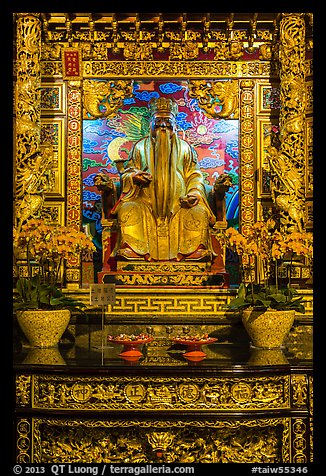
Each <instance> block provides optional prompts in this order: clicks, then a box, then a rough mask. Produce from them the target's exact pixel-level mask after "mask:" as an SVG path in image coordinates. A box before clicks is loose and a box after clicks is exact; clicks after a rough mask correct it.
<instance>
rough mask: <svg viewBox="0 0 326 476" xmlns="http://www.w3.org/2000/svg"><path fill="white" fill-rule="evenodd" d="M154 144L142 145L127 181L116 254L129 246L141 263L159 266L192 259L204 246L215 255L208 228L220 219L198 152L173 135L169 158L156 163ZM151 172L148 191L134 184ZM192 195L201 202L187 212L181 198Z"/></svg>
mask: <svg viewBox="0 0 326 476" xmlns="http://www.w3.org/2000/svg"><path fill="white" fill-rule="evenodd" d="M154 156H155V154H154V140H153V139H152V137H151V136H149V137H146V138H143V139H141V140H139V141H138V142H137V143H136V144H135V146H134V148H133V150H132V152H131V156H130V159H129V162H128V166H127V168H126V170H125V172H124V173H123V175H122V190H121V197H120V200H119V202H118V204H117V206H116V207H115V213H117V214H118V222H119V229H120V236H119V239H118V242H117V245H116V247H115V250H114V252H113V254H116V252H117V251H118V250H119V249H120V247H121V246H122V245H128V246H129V247H130V248H131V249H132V250H133V251H134V252H135V253H136V254H137V255H139V256H140V257H142V256H145V255H146V254H147V255H149V257H150V259H154V260H172V259H176V258H177V256H178V254H179V255H180V254H181V255H184V256H185V257H186V256H187V255H190V254H191V253H193V252H194V251H196V250H197V249H198V248H199V247H200V245H202V247H204V248H205V249H206V250H208V253H209V254H211V253H212V247H211V243H210V235H209V225H212V224H213V223H214V221H215V217H214V215H213V213H212V211H211V209H210V207H209V205H208V202H207V198H206V193H205V187H204V180H203V176H202V173H201V171H200V169H199V166H198V164H197V160H196V153H195V151H194V150H193V149H192V148H191V147H190V146H189V144H188V143H187V142H185V141H184V140H182V139H180V138H179V137H178V136H177V135H173V138H172V147H171V153H170V156H169V157H168V158H167V159H165V160H161V161H160V163H156V164H155V163H154V162H155V160H154ZM138 170H141V171H146V172H148V173H149V174H151V175H152V177H153V180H152V181H151V183H150V184H149V185H148V186H146V187H140V186H139V185H135V184H134V183H133V179H132V177H133V175H134V174H135V173H136V172H137V171H138ZM189 192H195V193H196V195H197V196H199V203H198V204H197V205H195V206H194V207H192V208H182V207H181V204H180V201H179V198H180V197H184V196H186V195H187V194H188V193H189Z"/></svg>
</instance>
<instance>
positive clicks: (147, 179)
mask: <svg viewBox="0 0 326 476" xmlns="http://www.w3.org/2000/svg"><path fill="white" fill-rule="evenodd" d="M132 180H133V182H134V184H136V185H139V186H140V187H147V186H148V185H149V184H150V183H151V181H152V180H153V177H152V176H151V174H149V173H148V172H143V171H141V170H140V171H139V172H136V173H135V175H134V176H133V177H132Z"/></svg>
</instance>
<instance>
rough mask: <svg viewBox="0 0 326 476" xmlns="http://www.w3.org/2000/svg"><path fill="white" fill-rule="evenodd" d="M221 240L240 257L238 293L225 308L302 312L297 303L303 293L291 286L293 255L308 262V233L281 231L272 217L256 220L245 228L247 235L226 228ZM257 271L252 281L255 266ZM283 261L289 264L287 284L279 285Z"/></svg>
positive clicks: (310, 249)
mask: <svg viewBox="0 0 326 476" xmlns="http://www.w3.org/2000/svg"><path fill="white" fill-rule="evenodd" d="M222 240H223V241H224V243H225V245H226V246H227V247H228V248H230V249H231V250H233V251H235V252H236V254H237V255H238V256H239V257H240V263H241V272H242V281H243V282H242V283H241V284H240V286H239V290H238V295H237V297H236V298H235V299H233V300H232V301H231V302H230V304H229V305H228V307H229V308H230V309H233V310H235V309H238V310H242V309H245V308H247V307H255V308H259V309H262V310H263V309H268V308H271V309H279V310H281V309H296V310H297V311H299V312H304V306H303V305H302V303H301V302H300V301H301V300H302V296H299V295H298V293H297V291H296V290H295V289H293V288H292V287H291V275H292V272H291V270H292V266H293V261H294V258H297V257H300V256H301V257H305V258H307V260H308V264H310V265H311V262H312V256H313V236H312V233H309V232H300V233H299V232H292V233H285V234H281V233H280V232H279V231H278V230H277V229H276V228H275V222H274V220H272V219H268V220H267V221H265V222H264V221H258V222H256V223H254V224H253V225H252V226H251V227H249V228H246V236H244V235H243V234H241V233H240V232H239V231H237V230H236V229H235V228H228V229H227V230H226V231H225V233H224V235H223V236H222ZM257 262H258V264H259V265H260V266H259V267H258V269H259V272H258V273H257V278H256V280H255V282H253V279H252V277H253V275H254V271H255V269H256V266H257ZM284 262H286V263H287V264H288V266H289V272H288V276H289V279H288V283H287V285H286V286H284V285H282V286H281V285H280V284H279V280H278V267H279V265H280V264H281V263H284Z"/></svg>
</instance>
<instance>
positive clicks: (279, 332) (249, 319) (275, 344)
mask: <svg viewBox="0 0 326 476" xmlns="http://www.w3.org/2000/svg"><path fill="white" fill-rule="evenodd" d="M294 318H295V311H294V310H292V309H290V310H279V311H276V310H268V311H258V310H254V309H245V310H244V311H242V315H241V319H242V323H243V325H244V327H245V329H246V331H247V333H248V335H249V337H250V340H251V344H252V345H253V346H254V347H258V348H261V349H276V348H282V347H283V346H284V342H285V340H286V338H287V336H288V334H289V332H290V330H291V327H292V325H293V322H294Z"/></svg>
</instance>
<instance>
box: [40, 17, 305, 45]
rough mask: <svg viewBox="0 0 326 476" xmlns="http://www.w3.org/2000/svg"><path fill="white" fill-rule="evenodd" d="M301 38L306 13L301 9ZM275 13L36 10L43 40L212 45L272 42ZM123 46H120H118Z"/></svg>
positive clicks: (276, 31)
mask: <svg viewBox="0 0 326 476" xmlns="http://www.w3.org/2000/svg"><path fill="white" fill-rule="evenodd" d="M303 15H304V16H305V21H306V31H307V38H308V39H309V38H311V36H312V14H311V13H304V14H303ZM281 16H282V14H281V13H143V12H142V13H42V14H41V18H42V23H43V34H44V40H45V41H50V42H51V41H68V42H73V41H91V42H97V41H103V42H113V43H114V44H115V45H116V46H117V45H118V42H120V43H121V42H123V43H125V42H151V43H156V45H157V48H166V47H169V45H170V43H171V42H175V41H180V42H181V43H182V42H186V41H195V42H196V43H197V44H199V43H201V46H202V47H203V48H212V47H214V46H215V44H216V42H218V41H242V42H246V43H248V46H249V47H250V46H252V45H253V43H254V42H257V41H259V42H272V41H273V40H274V39H275V37H276V36H277V33H278V24H279V20H280V18H281ZM121 46H123V45H121Z"/></svg>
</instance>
